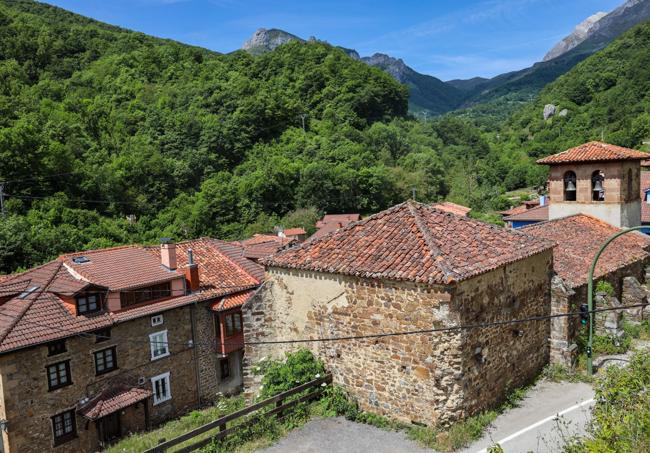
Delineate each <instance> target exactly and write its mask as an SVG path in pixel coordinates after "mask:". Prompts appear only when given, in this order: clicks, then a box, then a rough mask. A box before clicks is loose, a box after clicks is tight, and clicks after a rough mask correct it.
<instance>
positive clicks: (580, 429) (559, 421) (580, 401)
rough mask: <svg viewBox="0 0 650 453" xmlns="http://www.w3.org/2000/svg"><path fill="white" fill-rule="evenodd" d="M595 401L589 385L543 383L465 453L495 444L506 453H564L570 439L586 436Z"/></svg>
mask: <svg viewBox="0 0 650 453" xmlns="http://www.w3.org/2000/svg"><path fill="white" fill-rule="evenodd" d="M593 397H594V391H593V389H592V388H591V386H590V385H588V384H582V383H576V384H571V383H566V382H563V383H553V382H541V383H539V384H537V385H536V386H535V387H534V388H533V389H532V390H531V391H530V392H529V393H528V394H527V395H526V398H524V400H523V401H522V402H521V405H520V406H519V407H516V408H514V409H512V410H509V411H508V412H506V413H504V414H501V415H500V416H499V417H498V418H497V419H496V420H495V421H494V423H493V424H492V427H490V428H489V429H488V431H487V432H486V434H485V435H484V436H483V438H482V439H480V440H479V441H478V442H476V443H474V444H473V445H471V446H470V447H468V448H466V449H465V450H462V453H475V452H482V453H484V452H485V450H484V449H485V448H487V447H489V446H490V445H494V444H495V443H499V445H501V447H503V450H504V451H505V452H506V453H526V452H530V451H532V452H535V453H556V452H558V451H562V446H563V445H565V443H566V440H567V439H569V438H571V437H572V436H575V435H582V434H585V426H586V424H587V422H588V421H589V417H590V413H591V412H590V409H591V407H592V406H593ZM558 414H559V416H558Z"/></svg>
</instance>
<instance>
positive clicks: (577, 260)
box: [521, 214, 650, 287]
mask: <svg viewBox="0 0 650 453" xmlns="http://www.w3.org/2000/svg"><path fill="white" fill-rule="evenodd" d="M521 231H523V232H524V233H526V234H529V235H532V236H535V237H538V238H540V239H547V240H550V241H554V242H555V243H557V246H556V247H555V248H554V249H553V268H554V270H555V273H556V274H557V275H559V276H560V277H562V279H563V280H564V281H565V282H567V283H568V284H569V285H571V286H572V287H578V286H581V285H583V284H585V283H586V281H587V276H588V273H589V266H590V265H591V261H592V260H593V258H594V256H595V255H596V253H597V252H598V250H599V249H600V246H601V245H602V244H603V243H604V242H605V241H606V240H607V239H608V238H609V237H610V236H612V235H613V234H615V233H616V232H618V231H620V230H619V229H618V228H616V227H614V226H612V225H610V224H608V223H605V222H603V221H602V220H599V219H597V218H596V217H592V216H589V215H586V214H576V215H573V216H569V217H563V218H561V219H555V220H550V221H548V222H542V223H536V224H534V225H530V226H526V227H523V228H522V229H521ZM648 250H650V237H648V236H646V235H645V234H643V233H638V232H633V233H629V234H626V235H624V236H621V237H620V238H618V239H616V240H615V241H614V242H613V243H612V244H611V245H610V246H609V247H608V248H607V249H605V251H604V252H603V254H602V255H601V257H600V259H599V261H598V265H597V266H596V272H595V275H594V277H595V278H598V277H601V276H603V275H605V274H608V273H610V272H613V271H615V270H616V269H618V268H621V267H623V266H626V265H628V264H631V263H634V262H636V261H639V260H642V259H646V258H649V257H650V253H649V252H648Z"/></svg>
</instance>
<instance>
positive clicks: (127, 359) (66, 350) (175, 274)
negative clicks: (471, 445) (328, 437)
mask: <svg viewBox="0 0 650 453" xmlns="http://www.w3.org/2000/svg"><path fill="white" fill-rule="evenodd" d="M262 277H263V269H262V267H261V266H259V265H257V264H255V263H253V262H251V261H249V260H247V259H245V258H244V257H243V256H242V250H241V248H236V247H234V246H232V245H229V244H227V243H224V242H221V241H214V240H211V239H200V240H195V241H188V242H183V243H180V244H173V243H170V242H167V243H164V244H162V246H161V247H160V248H156V247H140V246H126V247H117V248H111V249H103V250H94V251H85V252H82V253H78V254H71V255H65V256H61V257H60V258H59V259H57V260H55V261H52V262H50V263H47V264H45V265H43V266H40V267H37V268H34V269H31V270H29V271H27V272H24V273H21V274H15V275H12V276H9V277H8V278H5V279H3V280H2V282H0V419H1V420H2V424H3V428H4V429H3V432H2V437H1V441H2V444H1V446H2V448H0V451H3V452H10V453H14V452H20V453H23V452H44V451H62V452H89V451H96V450H97V449H99V448H101V447H103V446H105V445H107V444H108V443H110V442H111V441H113V440H114V439H116V438H119V437H121V436H123V435H126V434H127V433H129V432H134V431H138V430H142V429H147V428H148V427H150V426H152V425H155V424H158V423H160V422H162V421H165V420H167V419H169V418H173V417H176V416H178V415H180V414H182V413H184V412H186V411H187V410H188V409H190V408H193V407H196V406H198V405H200V404H202V403H207V402H211V401H213V400H214V399H215V397H216V394H217V392H229V391H236V390H237V389H238V388H240V387H241V383H242V378H241V372H240V367H241V365H240V364H241V358H242V347H243V344H242V341H243V334H242V332H241V330H242V323H241V312H240V306H241V304H242V303H243V302H244V301H245V300H247V298H248V297H250V296H251V295H252V294H253V291H254V289H255V288H257V287H258V286H259V284H260V282H261V279H262Z"/></svg>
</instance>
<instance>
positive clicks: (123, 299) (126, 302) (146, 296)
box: [120, 282, 172, 308]
mask: <svg viewBox="0 0 650 453" xmlns="http://www.w3.org/2000/svg"><path fill="white" fill-rule="evenodd" d="M171 294H172V290H171V283H170V282H166V283H161V284H159V285H154V286H147V287H144V288H135V289H132V290H128V291H124V292H122V293H120V304H121V306H122V308H124V307H128V306H130V305H136V304H140V303H142V302H147V301H150V300H156V299H162V298H165V297H169V296H171Z"/></svg>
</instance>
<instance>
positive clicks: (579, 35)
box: [542, 11, 607, 61]
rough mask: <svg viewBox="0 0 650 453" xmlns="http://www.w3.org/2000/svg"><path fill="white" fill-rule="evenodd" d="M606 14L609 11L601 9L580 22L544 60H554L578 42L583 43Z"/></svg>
mask: <svg viewBox="0 0 650 453" xmlns="http://www.w3.org/2000/svg"><path fill="white" fill-rule="evenodd" d="M606 15H607V13H605V12H602V11H600V12H597V13H596V14H593V15H591V16H589V17H588V18H586V19H585V20H583V21H582V22H580V23H579V24H578V25H577V26H576V28H574V29H573V31H572V32H571V34H570V35H569V36H567V37H565V38H564V39H563V40H562V41H560V42H559V43H557V44H556V45H555V46H553V48H552V49H551V50H550V51H549V52H548V53H547V54H546V55H544V59H543V60H542V61H548V60H552V59H553V58H557V57H559V56H560V55H562V54H565V53H567V52H568V51H569V50H571V49H573V48H574V47H576V46H577V45H578V44H580V43H582V42H583V41H584V40H585V39H587V38H588V37H589V35H590V34H591V31H592V30H593V29H594V25H595V24H596V23H597V22H598V21H599V20H600V19H602V18H603V17H605V16H606Z"/></svg>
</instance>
